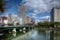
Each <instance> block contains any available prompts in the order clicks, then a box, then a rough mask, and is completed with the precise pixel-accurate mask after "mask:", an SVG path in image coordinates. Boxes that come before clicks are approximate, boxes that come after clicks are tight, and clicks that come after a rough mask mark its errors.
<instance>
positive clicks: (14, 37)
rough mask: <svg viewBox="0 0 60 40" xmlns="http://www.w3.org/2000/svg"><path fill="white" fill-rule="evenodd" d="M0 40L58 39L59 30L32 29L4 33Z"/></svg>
mask: <svg viewBox="0 0 60 40" xmlns="http://www.w3.org/2000/svg"><path fill="white" fill-rule="evenodd" d="M0 40H60V30H51V29H44V30H43V29H34V30H31V31H29V32H27V31H26V30H25V31H21V30H20V31H16V33H15V32H13V33H11V32H9V33H6V34H5V35H3V36H2V37H0Z"/></svg>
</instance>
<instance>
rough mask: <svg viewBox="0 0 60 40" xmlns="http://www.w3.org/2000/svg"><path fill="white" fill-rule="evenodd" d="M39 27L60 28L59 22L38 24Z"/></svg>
mask: <svg viewBox="0 0 60 40" xmlns="http://www.w3.org/2000/svg"><path fill="white" fill-rule="evenodd" d="M38 26H39V27H54V26H56V27H57V26H60V22H38Z"/></svg>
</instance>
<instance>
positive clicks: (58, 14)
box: [51, 7, 60, 22]
mask: <svg viewBox="0 0 60 40" xmlns="http://www.w3.org/2000/svg"><path fill="white" fill-rule="evenodd" d="M51 21H53V22H54V21H55V22H60V7H57V8H53V9H52V11H51Z"/></svg>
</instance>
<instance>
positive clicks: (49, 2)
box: [22, 0, 60, 19]
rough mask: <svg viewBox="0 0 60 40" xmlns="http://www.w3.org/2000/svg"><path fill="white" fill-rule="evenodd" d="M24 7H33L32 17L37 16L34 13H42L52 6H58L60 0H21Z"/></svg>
mask: <svg viewBox="0 0 60 40" xmlns="http://www.w3.org/2000/svg"><path fill="white" fill-rule="evenodd" d="M22 2H23V3H24V4H23V5H25V6H26V7H29V8H30V9H33V12H32V14H30V15H32V17H33V18H38V17H37V16H36V15H37V14H39V13H44V12H46V11H50V10H51V9H52V8H53V7H56V6H58V7H59V6H60V0H23V1H22ZM42 18H49V16H44V17H41V19H42Z"/></svg>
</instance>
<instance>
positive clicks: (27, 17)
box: [26, 16, 31, 24]
mask: <svg viewBox="0 0 60 40" xmlns="http://www.w3.org/2000/svg"><path fill="white" fill-rule="evenodd" d="M29 23H31V20H30V17H29V16H26V24H29Z"/></svg>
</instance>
